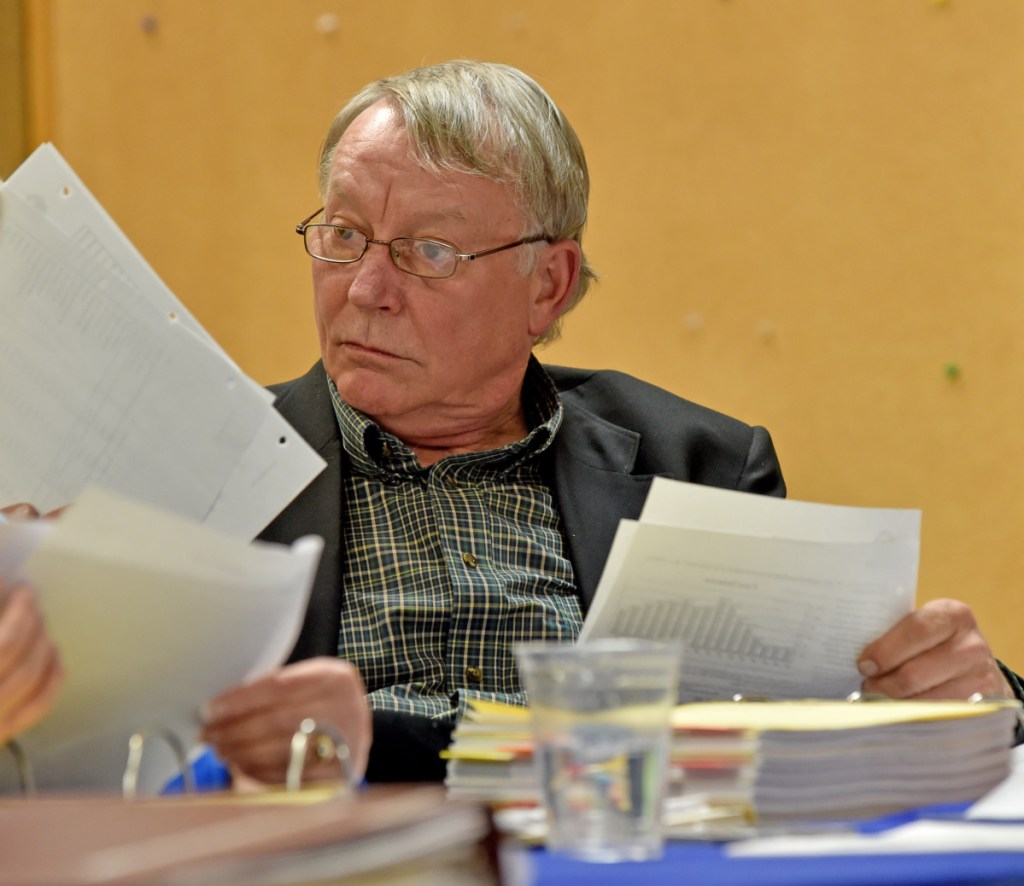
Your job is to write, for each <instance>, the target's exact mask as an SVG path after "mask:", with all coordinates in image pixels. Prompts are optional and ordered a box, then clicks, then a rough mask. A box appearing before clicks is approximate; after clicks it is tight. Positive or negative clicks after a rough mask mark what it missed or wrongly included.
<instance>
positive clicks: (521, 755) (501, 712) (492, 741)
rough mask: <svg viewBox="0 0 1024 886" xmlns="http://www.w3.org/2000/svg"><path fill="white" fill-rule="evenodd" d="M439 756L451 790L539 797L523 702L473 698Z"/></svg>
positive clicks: (526, 799)
mask: <svg viewBox="0 0 1024 886" xmlns="http://www.w3.org/2000/svg"><path fill="white" fill-rule="evenodd" d="M442 756H443V757H445V758H446V759H447V760H448V767H447V771H446V774H445V785H446V787H447V788H448V792H449V793H450V794H451V795H452V796H457V797H466V798H470V799H474V800H482V801H486V802H489V803H498V804H503V803H524V804H529V805H534V804H536V803H538V802H539V800H540V791H539V789H538V785H537V776H536V773H535V772H534V768H533V732H532V726H531V723H530V712H529V710H528V709H526V708H522V707H515V706H513V705H506V704H501V703H500V702H493V701H486V700H484V699H474V700H473V701H471V702H470V703H469V709H468V710H467V712H466V716H465V717H463V718H462V720H460V721H459V723H458V724H457V725H456V727H455V732H454V734H453V736H452V743H451V745H450V747H449V748H448V749H447V750H446V751H442Z"/></svg>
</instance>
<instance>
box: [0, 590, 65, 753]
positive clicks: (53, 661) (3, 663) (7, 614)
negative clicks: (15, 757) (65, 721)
mask: <svg viewBox="0 0 1024 886" xmlns="http://www.w3.org/2000/svg"><path fill="white" fill-rule="evenodd" d="M8 591H9V592H10V593H7V592H8ZM63 681H64V670H63V668H62V667H61V663H60V656H59V655H58V654H57V648H56V647H55V646H54V645H53V642H52V641H51V640H50V637H49V635H48V634H47V633H46V627H45V625H44V624H43V617H42V615H41V614H40V612H39V607H38V606H36V601H35V597H34V596H33V595H32V592H31V591H30V590H29V589H28V588H27V587H25V586H24V585H19V586H16V587H14V588H6V587H5V586H4V584H3V582H0V743H2V742H6V741H7V740H8V739H10V738H13V737H14V736H16V735H17V734H18V733H20V732H24V731H25V730H26V729H28V728H29V727H30V726H33V725H34V724H35V723H36V722H37V721H38V720H40V719H41V718H42V716H43V715H44V714H45V713H46V712H47V711H48V710H49V709H50V707H51V706H52V705H53V702H54V699H55V698H56V697H57V692H58V690H59V689H60V686H61V683H63Z"/></svg>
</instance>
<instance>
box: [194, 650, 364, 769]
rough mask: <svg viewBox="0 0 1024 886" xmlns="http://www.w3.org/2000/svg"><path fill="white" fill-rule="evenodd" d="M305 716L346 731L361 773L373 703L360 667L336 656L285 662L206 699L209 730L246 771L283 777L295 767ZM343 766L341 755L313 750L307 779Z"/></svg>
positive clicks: (212, 740)
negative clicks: (322, 755) (294, 748)
mask: <svg viewBox="0 0 1024 886" xmlns="http://www.w3.org/2000/svg"><path fill="white" fill-rule="evenodd" d="M306 717H312V718H313V719H314V720H315V721H316V722H317V724H318V725H319V726H328V725H329V726H331V727H333V728H334V729H336V730H337V731H338V732H339V733H340V734H341V736H342V737H343V738H344V739H345V741H346V742H347V743H348V746H349V752H350V754H351V758H350V759H351V763H352V767H353V769H354V774H355V776H356V777H361V776H362V774H363V772H364V771H365V770H366V761H367V758H368V757H369V753H370V743H371V741H372V738H373V736H372V732H373V725H372V718H371V716H370V707H369V704H368V703H367V701H366V689H365V687H364V686H363V680H362V677H360V676H359V670H358V669H357V668H356V667H355V665H353V664H350V663H349V662H347V661H341V660H340V659H336V658H313V659H309V660H308V661H300V662H297V663H295V664H292V665H286V666H284V667H282V668H278V669H277V670H276V671H274V672H273V673H271V674H268V675H267V676H265V677H261V678H260V679H258V680H254V681H253V682H252V683H247V684H245V685H244V686H236V687H234V688H233V689H229V690H228V691H227V692H223V693H221V694H220V695H218V696H217V697H216V698H214V699H211V701H210V702H209V703H208V704H207V706H206V726H205V728H204V729H203V734H202V738H203V740H204V741H206V742H208V743H209V744H210V745H211V746H212V747H213V749H214V750H215V751H216V752H217V754H218V755H219V756H220V757H221V759H222V760H224V762H225V763H227V764H228V765H230V766H231V767H232V768H234V769H237V770H239V771H240V772H242V773H243V774H244V775H247V776H250V777H251V778H255V779H258V780H259V781H262V782H267V783H280V782H283V781H284V779H285V774H286V772H287V770H288V760H289V756H290V754H291V741H292V736H293V735H294V733H295V731H296V730H297V729H298V728H299V724H300V723H301V722H302V721H303V719H305V718H306ZM340 774H341V773H340V772H339V769H338V763H337V761H331V760H326V761H322V760H318V759H316V758H315V756H314V757H312V759H310V758H309V757H307V760H306V765H305V767H304V770H303V781H317V780H324V779H336V778H338V777H339V776H340Z"/></svg>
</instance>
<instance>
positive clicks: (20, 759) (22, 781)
mask: <svg viewBox="0 0 1024 886" xmlns="http://www.w3.org/2000/svg"><path fill="white" fill-rule="evenodd" d="M7 750H8V751H9V752H10V754H11V756H12V757H13V758H14V765H15V766H16V767H17V769H18V783H19V785H20V786H21V793H22V796H24V797H34V796H35V794H36V778H35V775H34V773H33V772H32V761H31V760H30V759H29V758H28V754H26V753H25V751H24V749H23V748H22V746H21V745H20V744H18V742H17V741H15V740H14V739H13V738H12V739H11V740H10V741H9V742H7Z"/></svg>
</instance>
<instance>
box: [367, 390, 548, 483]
mask: <svg viewBox="0 0 1024 886" xmlns="http://www.w3.org/2000/svg"><path fill="white" fill-rule="evenodd" d="M387 430H389V431H391V432H392V433H394V434H395V436H397V437H398V438H399V439H400V440H402V442H404V443H405V445H406V446H408V447H409V448H410V449H411V450H412V451H413V453H415V455H416V458H417V460H418V461H419V463H420V464H421V465H423V467H425V468H427V467H430V466H431V465H432V464H435V463H437V462H439V461H440V460H441V459H442V458H445V457H447V456H449V455H459V454H461V453H466V452H486V451H487V450H490V449H500V448H501V447H502V446H505V445H507V444H509V443H514V442H515V441H516V440H522V439H523V437H525V436H526V434H527V432H528V431H529V428H527V426H526V416H525V414H524V413H523V409H522V407H521V406H518V405H517V408H516V409H515V411H514V413H512V414H509V415H506V416H503V417H502V420H501V421H498V422H494V423H489V424H487V425H482V426H479V427H465V428H459V429H455V430H452V431H451V432H449V433H445V434H426V435H420V434H415V433H412V434H410V433H406V434H400V433H396V432H395V431H393V430H391V428H387Z"/></svg>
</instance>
